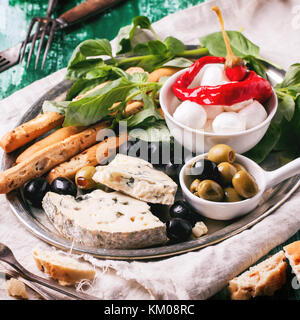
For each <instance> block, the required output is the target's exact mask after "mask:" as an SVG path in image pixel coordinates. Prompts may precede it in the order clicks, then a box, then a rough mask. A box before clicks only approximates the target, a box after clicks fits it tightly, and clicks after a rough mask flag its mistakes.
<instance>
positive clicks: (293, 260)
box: [283, 240, 300, 282]
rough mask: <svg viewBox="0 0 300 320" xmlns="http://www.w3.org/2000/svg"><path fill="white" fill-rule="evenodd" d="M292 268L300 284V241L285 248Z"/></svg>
mask: <svg viewBox="0 0 300 320" xmlns="http://www.w3.org/2000/svg"><path fill="white" fill-rule="evenodd" d="M283 249H284V251H285V255H286V257H287V258H288V260H289V262H290V265H291V268H292V270H293V271H294V273H295V275H296V277H297V279H298V281H299V282H300V240H299V241H295V242H292V243H290V244H289V245H287V246H285V247H283Z"/></svg>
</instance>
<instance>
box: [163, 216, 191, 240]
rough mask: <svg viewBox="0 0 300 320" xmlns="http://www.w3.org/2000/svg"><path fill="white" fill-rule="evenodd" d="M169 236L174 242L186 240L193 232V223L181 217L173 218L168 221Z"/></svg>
mask: <svg viewBox="0 0 300 320" xmlns="http://www.w3.org/2000/svg"><path fill="white" fill-rule="evenodd" d="M166 227H167V236H168V238H169V239H170V240H171V241H173V242H180V241H186V240H188V239H189V237H190V236H191V234H192V225H191V224H190V222H189V221H187V220H184V219H181V218H173V219H171V220H169V221H167V223H166Z"/></svg>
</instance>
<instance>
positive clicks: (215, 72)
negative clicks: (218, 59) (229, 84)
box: [201, 63, 226, 86]
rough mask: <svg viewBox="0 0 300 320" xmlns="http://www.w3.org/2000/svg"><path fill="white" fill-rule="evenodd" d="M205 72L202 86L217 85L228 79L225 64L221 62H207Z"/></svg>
mask: <svg viewBox="0 0 300 320" xmlns="http://www.w3.org/2000/svg"><path fill="white" fill-rule="evenodd" d="M206 66H207V68H206V69H205V70H204V72H203V77H202V80H201V86H217V85H220V84H222V83H223V81H226V75H225V72H224V65H223V64H219V63H213V64H207V65H206Z"/></svg>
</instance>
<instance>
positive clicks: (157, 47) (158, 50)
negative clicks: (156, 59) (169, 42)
mask: <svg viewBox="0 0 300 320" xmlns="http://www.w3.org/2000/svg"><path fill="white" fill-rule="evenodd" d="M147 44H148V48H149V51H150V53H151V54H154V55H159V56H163V55H165V54H166V53H167V51H168V48H167V46H166V45H165V44H164V43H163V42H161V41H159V40H150V41H148V43H147Z"/></svg>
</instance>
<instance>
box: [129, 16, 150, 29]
mask: <svg viewBox="0 0 300 320" xmlns="http://www.w3.org/2000/svg"><path fill="white" fill-rule="evenodd" d="M132 23H133V26H134V27H135V28H136V27H140V28H142V29H150V28H151V22H150V20H149V19H148V18H147V17H145V16H136V17H134V18H133V19H132Z"/></svg>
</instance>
